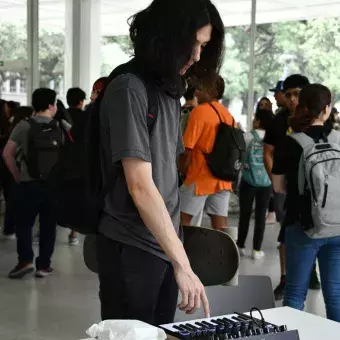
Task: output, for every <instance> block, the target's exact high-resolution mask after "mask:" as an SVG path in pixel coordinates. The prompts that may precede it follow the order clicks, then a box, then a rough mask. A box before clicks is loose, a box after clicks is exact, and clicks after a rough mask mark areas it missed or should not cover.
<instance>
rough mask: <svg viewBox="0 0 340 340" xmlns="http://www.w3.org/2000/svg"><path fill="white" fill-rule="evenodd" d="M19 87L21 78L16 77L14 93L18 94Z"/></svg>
mask: <svg viewBox="0 0 340 340" xmlns="http://www.w3.org/2000/svg"><path fill="white" fill-rule="evenodd" d="M20 87H21V80H20V79H16V80H15V93H16V94H20Z"/></svg>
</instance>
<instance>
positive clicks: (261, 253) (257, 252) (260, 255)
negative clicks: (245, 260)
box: [253, 250, 266, 260]
mask: <svg viewBox="0 0 340 340" xmlns="http://www.w3.org/2000/svg"><path fill="white" fill-rule="evenodd" d="M265 255H266V254H265V253H264V251H262V250H253V259H254V260H261V259H263V258H264V256H265Z"/></svg>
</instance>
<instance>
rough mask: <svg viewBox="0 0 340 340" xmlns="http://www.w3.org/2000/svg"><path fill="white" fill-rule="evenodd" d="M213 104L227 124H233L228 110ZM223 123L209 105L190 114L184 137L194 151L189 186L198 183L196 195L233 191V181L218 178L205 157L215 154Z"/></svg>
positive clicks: (187, 182) (186, 145)
mask: <svg viewBox="0 0 340 340" xmlns="http://www.w3.org/2000/svg"><path fill="white" fill-rule="evenodd" d="M212 105H213V106H214V107H215V108H216V110H217V111H218V112H219V114H220V116H221V119H222V121H223V122H224V123H227V124H229V125H232V124H233V117H232V115H231V114H230V112H229V111H228V109H227V108H226V107H224V106H223V105H221V104H220V103H218V102H213V103H212ZM219 124H220V120H219V118H218V116H217V114H216V112H215V111H214V109H213V108H212V107H211V106H210V105H209V104H203V105H199V106H197V107H196V108H195V109H194V110H193V111H192V112H191V114H190V117H189V121H188V125H187V128H186V130H185V134H184V146H185V148H187V149H190V150H192V158H191V163H190V165H189V169H188V174H187V178H186V181H185V185H187V186H190V185H192V184H195V186H196V193H195V194H196V195H197V196H200V195H211V194H215V193H217V192H220V191H222V190H228V191H231V190H232V185H231V182H227V181H223V180H220V179H218V178H216V177H214V176H213V175H212V174H211V172H210V170H209V168H208V165H207V162H206V160H205V154H209V153H211V152H212V149H213V147H214V143H215V138H216V135H217V130H218V126H219Z"/></svg>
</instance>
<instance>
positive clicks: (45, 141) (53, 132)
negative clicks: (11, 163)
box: [24, 118, 63, 181]
mask: <svg viewBox="0 0 340 340" xmlns="http://www.w3.org/2000/svg"><path fill="white" fill-rule="evenodd" d="M27 122H28V124H29V125H30V129H29V130H28V140H27V141H28V144H27V155H25V156H24V161H25V163H26V165H27V170H28V174H29V175H30V176H31V177H32V178H33V179H34V180H39V181H46V180H47V179H49V177H50V174H51V172H52V170H53V168H54V167H55V166H56V164H57V163H58V159H59V154H60V150H61V145H62V142H63V133H62V129H61V128H60V126H59V123H58V122H57V121H56V120H54V119H53V120H52V121H51V122H49V123H39V122H37V121H36V120H35V119H33V118H31V119H28V120H27Z"/></svg>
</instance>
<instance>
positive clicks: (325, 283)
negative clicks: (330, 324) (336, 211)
mask: <svg viewBox="0 0 340 340" xmlns="http://www.w3.org/2000/svg"><path fill="white" fill-rule="evenodd" d="M326 242H327V243H326V244H325V245H324V246H322V247H321V248H320V251H319V254H318V259H319V266H320V275H321V286H322V291H323V296H324V299H325V304H326V311H327V318H328V319H330V320H333V321H336V322H340V270H339V268H340V237H334V238H329V239H327V240H326Z"/></svg>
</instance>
